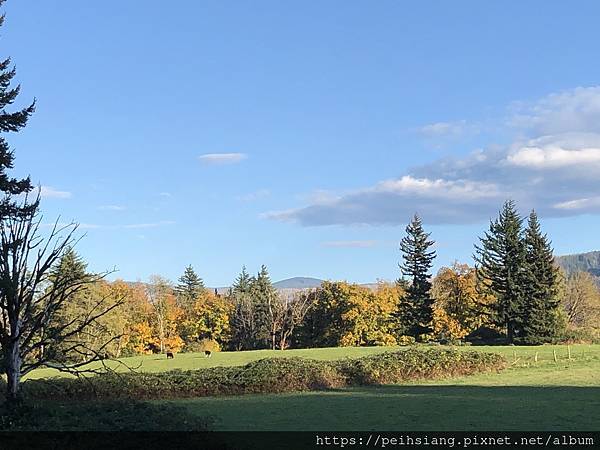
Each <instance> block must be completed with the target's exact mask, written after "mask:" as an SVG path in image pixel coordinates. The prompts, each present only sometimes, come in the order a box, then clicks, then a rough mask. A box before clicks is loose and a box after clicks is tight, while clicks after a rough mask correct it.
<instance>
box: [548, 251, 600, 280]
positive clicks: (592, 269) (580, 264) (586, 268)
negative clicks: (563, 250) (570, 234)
mask: <svg viewBox="0 0 600 450" xmlns="http://www.w3.org/2000/svg"><path fill="white" fill-rule="evenodd" d="M556 261H557V262H558V264H559V265H560V266H561V267H562V268H563V270H564V271H565V272H567V274H568V275H570V274H572V273H574V272H588V273H591V274H592V275H594V276H595V277H599V278H600V251H594V252H588V253H577V254H574V255H564V256H559V257H557V258H556Z"/></svg>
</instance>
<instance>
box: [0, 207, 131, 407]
mask: <svg viewBox="0 0 600 450" xmlns="http://www.w3.org/2000/svg"><path fill="white" fill-rule="evenodd" d="M25 202H27V199H26V200H25ZM40 228H41V217H40V216H38V214H37V212H36V211H32V212H31V213H27V214H25V215H23V216H19V217H4V218H2V220H0V345H1V348H2V360H3V361H2V363H3V366H4V367H3V369H4V371H5V373H6V377H7V392H6V396H7V401H8V402H11V403H14V402H18V401H19V400H20V398H21V379H22V377H23V376H24V375H25V374H27V373H29V372H31V371H32V370H34V369H36V368H38V367H40V366H46V367H53V368H56V369H58V370H60V371H65V372H71V373H76V374H77V373H82V372H87V371H94V370H98V369H90V368H86V367H85V366H86V365H87V364H89V363H90V362H92V361H96V360H101V359H103V352H104V349H105V348H106V346H107V345H109V344H110V343H111V342H113V341H114V340H115V339H119V336H114V337H112V338H109V339H108V341H107V342H104V343H100V344H99V345H97V346H95V347H94V348H90V346H89V345H88V344H86V343H85V342H82V341H81V340H79V339H76V337H77V336H79V335H81V334H83V333H93V327H91V325H92V324H94V323H95V322H96V321H97V320H98V319H100V318H101V317H102V316H104V315H105V314H107V313H108V312H110V311H111V310H113V309H114V308H117V307H118V306H120V305H121V304H122V301H116V302H114V301H112V302H110V303H109V302H107V298H104V297H101V298H98V299H97V300H96V301H95V302H94V304H93V305H91V307H90V308H88V309H87V310H86V312H85V313H82V314H81V315H80V316H77V317H74V318H71V319H69V320H68V321H66V322H63V323H58V324H57V323H56V321H53V318H54V317H55V315H56V314H57V312H58V311H60V310H61V308H63V306H64V305H65V304H66V303H67V302H68V301H69V299H71V298H73V297H74V296H76V294H78V293H79V292H81V291H82V290H83V289H85V288H86V287H87V286H88V285H90V284H91V283H95V282H97V281H99V280H101V279H103V278H104V277H105V276H106V273H104V274H95V275H89V276H87V277H85V278H83V279H73V278H72V277H69V276H62V275H61V274H60V273H59V274H58V275H56V276H54V277H53V279H52V282H50V280H49V275H50V273H51V268H52V267H53V266H54V265H55V264H56V263H57V262H58V261H59V259H60V257H61V256H62V254H63V253H64V252H65V250H66V249H67V248H68V247H72V246H74V245H75V244H76V243H77V241H78V239H77V238H76V237H75V232H76V230H77V225H76V224H73V223H71V224H67V225H60V224H59V223H58V222H57V223H55V224H54V226H52V227H51V228H50V230H49V232H48V233H45V234H46V235H45V236H43V234H44V233H42V230H41V229H40ZM87 342H89V340H87ZM58 346H60V347H61V350H62V351H63V352H70V353H71V354H79V355H81V356H82V357H81V358H80V359H78V360H77V362H69V361H56V360H54V359H53V358H52V355H53V353H54V352H53V349H54V348H56V347H58Z"/></svg>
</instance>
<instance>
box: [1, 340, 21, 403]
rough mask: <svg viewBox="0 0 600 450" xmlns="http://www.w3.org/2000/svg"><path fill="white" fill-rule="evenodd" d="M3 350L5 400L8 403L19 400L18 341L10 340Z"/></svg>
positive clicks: (19, 365)
mask: <svg viewBox="0 0 600 450" xmlns="http://www.w3.org/2000/svg"><path fill="white" fill-rule="evenodd" d="M4 350H5V352H6V353H5V354H4V364H5V367H6V379H7V383H6V401H7V402H8V403H9V404H13V405H14V404H16V403H19V402H20V400H21V362H22V361H21V356H20V355H19V342H18V341H13V342H10V343H9V344H8V345H7V346H6V348H5V349H4Z"/></svg>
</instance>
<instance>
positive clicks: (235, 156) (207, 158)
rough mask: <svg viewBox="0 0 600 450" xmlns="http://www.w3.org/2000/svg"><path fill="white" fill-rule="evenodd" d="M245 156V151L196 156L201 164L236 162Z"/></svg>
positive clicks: (246, 156)
mask: <svg viewBox="0 0 600 450" xmlns="http://www.w3.org/2000/svg"><path fill="white" fill-rule="evenodd" d="M246 158H248V155H246V154H245V153H206V154H204V155H200V156H199V157H198V159H199V160H200V161H201V162H202V163H203V164H213V165H224V164H238V163H240V162H242V161H243V160H245V159H246Z"/></svg>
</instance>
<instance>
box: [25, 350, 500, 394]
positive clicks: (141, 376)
mask: <svg viewBox="0 0 600 450" xmlns="http://www.w3.org/2000/svg"><path fill="white" fill-rule="evenodd" d="M504 366H505V360H504V358H503V357H502V356H500V355H497V354H492V353H482V352H475V351H458V350H448V349H429V350H418V349H407V350H401V351H396V352H389V353H382V354H379V355H373V356H366V357H362V358H356V359H344V360H338V361H317V360H313V359H305V358H296V357H294V358H266V359H261V360H258V361H254V362H251V363H249V364H246V365H245V366H237V367H212V368H207V369H198V370H190V371H182V370H172V371H168V372H161V373H143V372H127V373H120V374H119V373H106V374H103V375H98V376H94V377H89V378H83V377H82V378H78V379H72V378H51V379H40V380H29V381H26V382H25V383H24V391H25V394H26V396H27V397H29V398H32V399H125V398H127V399H167V398H177V397H202V396H215V395H237V394H248V393H280V392H294V391H309V390H322V389H335V388H341V387H347V386H360V385H370V384H392V383H402V382H406V381H413V380H421V379H435V378H444V377H452V376H458V375H470V374H474V373H479V372H485V371H495V370H500V369H502V368H503V367H504Z"/></svg>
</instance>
